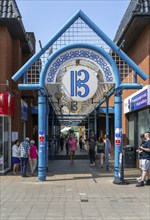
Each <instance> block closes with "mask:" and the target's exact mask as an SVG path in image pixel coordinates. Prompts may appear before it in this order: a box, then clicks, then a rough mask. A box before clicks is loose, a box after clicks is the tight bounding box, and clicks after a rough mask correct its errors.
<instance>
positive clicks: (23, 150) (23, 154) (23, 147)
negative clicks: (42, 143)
mask: <svg viewBox="0 0 150 220" xmlns="http://www.w3.org/2000/svg"><path fill="white" fill-rule="evenodd" d="M29 141H30V138H28V137H26V138H25V139H24V141H23V142H21V144H20V146H19V150H20V166H21V176H22V177H27V175H26V170H27V164H28V158H29V154H30V144H29Z"/></svg>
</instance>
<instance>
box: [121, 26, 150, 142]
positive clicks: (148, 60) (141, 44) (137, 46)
mask: <svg viewBox="0 0 150 220" xmlns="http://www.w3.org/2000/svg"><path fill="white" fill-rule="evenodd" d="M128 56H129V57H130V58H131V59H132V60H133V61H134V62H135V63H136V64H137V65H138V66H139V67H140V68H141V69H142V70H143V71H144V72H145V73H146V74H147V75H148V79H147V80H146V81H143V80H142V79H141V78H140V77H138V78H137V81H138V83H141V84H142V85H143V86H145V85H148V84H150V25H149V26H147V27H146V28H145V29H144V30H143V32H142V33H141V35H140V36H138V37H137V40H136V41H135V43H134V45H132V48H131V49H130V51H128ZM136 91H137V90H125V91H123V95H122V99H123V100H124V99H125V98H127V97H128V96H130V95H131V94H133V93H135V92H136ZM122 109H123V112H124V106H123V105H122ZM127 121H128V119H127V116H126V115H125V114H124V113H123V117H122V126H123V145H126V144H127V143H128V126H127V124H128V123H127Z"/></svg>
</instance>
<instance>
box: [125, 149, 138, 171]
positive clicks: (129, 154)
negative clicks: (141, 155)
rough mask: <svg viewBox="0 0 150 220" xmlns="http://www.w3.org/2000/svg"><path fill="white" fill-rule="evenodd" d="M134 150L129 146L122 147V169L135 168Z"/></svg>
mask: <svg viewBox="0 0 150 220" xmlns="http://www.w3.org/2000/svg"><path fill="white" fill-rule="evenodd" d="M135 152H136V151H135V148H134V147H133V146H131V145H126V146H125V147H124V167H128V168H133V167H135V164H136V163H135Z"/></svg>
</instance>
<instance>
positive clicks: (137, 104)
mask: <svg viewBox="0 0 150 220" xmlns="http://www.w3.org/2000/svg"><path fill="white" fill-rule="evenodd" d="M148 105H150V85H147V86H144V87H143V88H142V89H140V90H139V91H137V92H135V93H134V94H132V95H130V96H129V97H128V98H126V99H125V100H124V113H128V112H131V111H135V110H138V109H140V108H143V107H145V106H148Z"/></svg>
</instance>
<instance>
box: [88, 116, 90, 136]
mask: <svg viewBox="0 0 150 220" xmlns="http://www.w3.org/2000/svg"><path fill="white" fill-rule="evenodd" d="M89 138H90V115H88V139H89Z"/></svg>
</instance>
